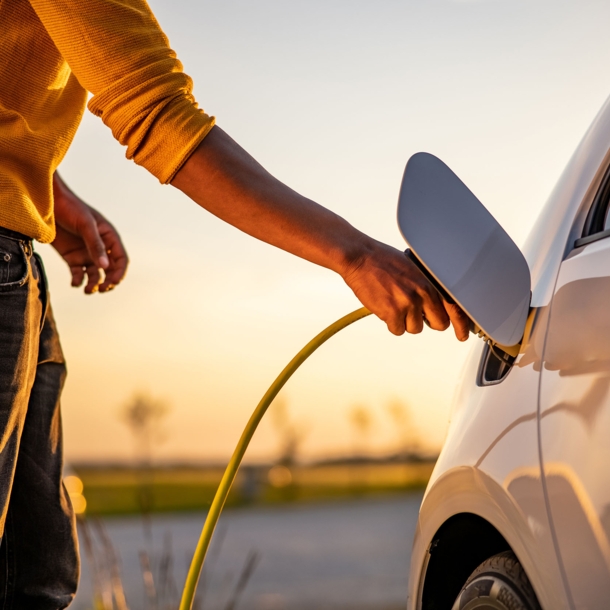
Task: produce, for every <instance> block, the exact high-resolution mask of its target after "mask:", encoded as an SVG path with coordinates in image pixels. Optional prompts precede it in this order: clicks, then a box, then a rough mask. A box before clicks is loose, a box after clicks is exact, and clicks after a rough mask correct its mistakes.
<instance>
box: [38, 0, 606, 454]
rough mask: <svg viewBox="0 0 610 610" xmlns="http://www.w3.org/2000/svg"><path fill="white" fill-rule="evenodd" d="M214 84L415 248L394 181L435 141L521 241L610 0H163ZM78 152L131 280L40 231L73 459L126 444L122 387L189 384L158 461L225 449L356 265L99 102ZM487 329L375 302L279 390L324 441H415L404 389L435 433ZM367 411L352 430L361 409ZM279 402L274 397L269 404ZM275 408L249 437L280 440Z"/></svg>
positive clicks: (230, 104) (324, 200)
mask: <svg viewBox="0 0 610 610" xmlns="http://www.w3.org/2000/svg"><path fill="white" fill-rule="evenodd" d="M151 7H152V9H153V11H154V12H155V14H156V15H157V18H158V20H159V22H160V23H161V25H162V27H163V29H164V30H165V32H166V33H167V35H168V36H169V39H170V43H171V44H172V47H173V48H174V49H175V50H176V51H177V53H178V56H179V57H180V59H181V60H182V62H183V64H184V66H185V71H186V72H187V73H188V74H189V75H190V76H192V77H193V79H194V83H195V89H194V92H195V96H196V98H197V100H198V102H199V103H200V105H201V106H202V107H203V108H205V110H206V111H207V112H208V113H210V114H213V115H215V116H216V118H217V123H218V125H220V126H221V127H222V128H223V129H224V130H225V131H227V132H228V133H229V134H230V135H231V136H232V137H233V138H234V139H235V140H237V141H238V142H239V143H240V144H241V145H242V146H243V147H244V148H245V149H246V150H248V151H249V152H250V153H251V154H252V155H253V156H254V157H255V158H256V159H258V160H259V161H260V162H261V163H262V164H263V165H264V166H265V167H266V168H267V169H268V170H269V171H271V173H273V174H274V175H275V176H277V177H278V178H279V179H280V180H282V181H284V182H285V183H287V184H288V185H289V186H291V187H292V188H294V189H295V190H297V191H299V192H301V193H302V194H304V195H306V196H308V197H310V198H312V199H314V200H315V201H317V202H319V203H321V204H322V205H325V206H326V207H329V208H331V209H332V210H334V211H335V212H337V213H339V214H340V215H342V216H343V217H344V218H346V219H347V220H348V221H349V222H350V223H352V224H353V225H354V226H356V227H357V228H359V229H361V230H363V231H365V232H367V233H369V234H370V235H372V236H373V237H375V238H377V239H381V240H383V241H385V242H387V243H389V244H391V245H393V246H395V247H398V248H401V249H404V248H405V247H406V244H405V243H404V242H403V240H402V238H401V236H400V234H399V232H398V229H397V225H396V203H397V197H398V190H399V187H400V180H401V177H402V171H403V169H404V165H405V163H406V162H407V160H408V159H409V157H410V156H411V155H412V154H414V153H416V152H418V151H427V152H430V153H433V154H435V155H436V156H438V157H440V158H441V159H443V160H444V161H445V162H446V163H447V164H448V165H449V166H450V167H451V168H452V169H453V170H454V171H455V172H456V173H457V174H458V176H460V177H461V178H462V180H463V181H464V182H465V183H466V184H467V185H468V186H469V187H470V188H471V190H472V191H473V192H474V193H475V194H476V195H477V196H478V198H479V199H480V200H481V201H482V202H483V203H484V204H485V205H486V206H487V207H488V209H489V210H490V211H491V212H492V214H493V215H494V216H495V217H496V218H497V220H498V221H499V222H500V223H501V224H502V225H503V226H504V228H505V229H506V230H507V231H508V233H509V234H510V235H511V236H512V237H513V239H514V240H515V241H516V242H517V244H521V243H523V241H524V239H525V237H526V236H527V233H528V230H529V228H530V227H531V225H532V224H533V222H534V220H535V218H536V215H537V213H538V211H539V210H540V208H541V207H542V205H543V204H544V201H545V200H546V198H547V196H548V195H549V193H550V192H551V190H552V187H553V186H554V183H555V182H556V181H557V179H558V177H559V175H560V173H561V171H562V169H563V167H564V166H565V165H566V163H567V161H568V159H569V157H570V155H571V154H572V152H573V151H574V149H575V148H576V146H577V144H578V142H579V140H580V139H581V137H582V136H583V134H584V132H585V130H586V129H587V127H588V125H589V124H590V123H591V121H592V120H593V118H594V116H595V114H596V112H597V111H598V110H599V108H600V107H601V105H602V104H603V102H604V101H605V99H606V97H607V96H608V94H610V79H609V78H608V77H607V74H608V64H610V42H609V41H608V37H607V32H606V29H607V28H606V24H607V23H608V22H609V20H610V3H608V2H606V1H605V0H400V1H398V0H396V1H394V0H376V1H375V2H372V1H368V2H366V1H363V0H307V1H304V0H281V1H280V0H260V1H259V2H256V3H254V2H251V1H246V0H239V1H238V0H223V1H222V2H211V1H208V0H197V1H195V0H173V2H171V3H169V2H162V1H161V0H153V1H152V2H151ZM60 171H61V173H62V175H63V177H64V179H65V180H66V182H67V183H68V184H69V185H70V186H71V187H72V188H73V190H75V192H76V193H78V194H79V195H80V196H81V197H82V198H83V199H85V200H86V201H87V202H88V203H90V204H91V205H93V206H95V207H97V208H98V209H99V210H100V211H102V212H103V213H104V214H105V215H106V216H107V217H108V218H109V219H110V220H111V221H112V222H113V223H114V224H115V225H116V226H117V228H118V229H119V230H120V232H121V234H122V236H123V239H124V242H125V244H126V246H127V248H128V250H129V253H130V259H131V264H130V269H129V272H128V275H127V278H126V280H125V282H124V283H123V284H122V285H121V286H119V287H118V288H117V289H116V290H115V291H114V292H112V293H110V294H105V295H93V296H85V295H83V294H82V293H81V292H80V291H78V290H75V289H73V288H70V286H69V273H68V270H67V268H66V267H65V265H64V263H63V262H62V261H61V259H60V258H59V257H58V256H57V254H56V253H55V252H54V251H53V250H52V248H51V247H50V246H38V250H39V251H40V252H41V253H42V254H43V257H44V259H45V264H46V267H47V273H48V276H49V280H50V284H51V293H52V303H53V308H54V314H55V317H56V319H57V321H58V324H59V328H60V333H61V337H62V344H63V348H64V352H65V354H66V357H67V360H68V370H69V375H68V381H67V384H66V388H65V391H64V398H63V403H62V406H63V424H64V432H65V452H66V457H67V460H68V462H76V461H83V460H87V461H91V460H127V459H131V458H132V457H133V455H134V443H133V439H132V438H131V436H130V434H129V431H128V429H127V427H126V426H125V424H124V423H123V421H122V420H121V416H120V414H121V410H122V409H123V408H124V406H125V405H126V404H127V403H128V402H129V400H130V399H131V397H132V396H133V395H134V394H136V393H141V392H144V393H147V394H149V395H150V396H151V397H153V398H155V399H158V400H163V401H165V402H166V404H167V405H168V406H169V408H170V409H169V412H168V414H167V416H166V418H165V419H164V423H163V425H164V434H163V438H162V439H160V440H159V442H158V443H157V444H156V445H155V449H154V451H155V457H156V459H158V460H193V461H204V460H224V459H226V458H227V457H228V456H229V455H230V453H231V451H232V449H233V446H234V444H235V443H236V441H237V439H238V437H239V434H240V432H241V429H242V428H243V426H244V425H245V423H246V421H247V419H248V417H249V414H250V413H251V411H252V410H253V408H254V407H255V405H256V403H257V402H258V400H259V398H260V397H261V396H262V394H263V393H264V391H265V390H266V388H267V386H268V385H269V384H270V383H271V382H272V381H273V379H274V378H275V376H276V375H277V374H278V372H279V371H280V370H281V369H282V367H283V366H284V365H285V364H286V362H287V361H288V360H289V359H290V358H291V357H292V356H293V355H294V354H295V353H296V352H297V351H298V350H299V349H300V348H301V347H302V346H303V345H304V344H305V343H306V342H307V341H308V340H309V339H310V338H311V337H312V336H313V335H315V334H316V333H317V332H319V331H320V330H321V329H322V328H324V327H325V326H327V325H328V324H330V323H331V322H333V321H334V320H335V319H337V318H338V317H340V316H342V315H344V314H345V313H348V312H349V311H351V310H353V309H356V308H357V307H358V306H359V304H358V302H357V300H356V298H355V297H354V296H353V295H352V293H351V291H350V290H349V289H348V288H347V286H346V285H344V284H343V282H342V280H341V278H340V277H339V276H336V275H334V274H333V273H332V272H330V271H328V270H325V269H321V268H317V267H315V266H313V265H311V264H310V263H306V262H304V261H301V260H299V259H297V258H295V257H292V256H291V255H288V254H286V253H284V252H281V251H279V250H276V249H274V248H272V247H270V246H267V245H265V244H262V243H259V242H257V241H255V240H254V239H252V238H250V237H248V236H246V235H244V234H242V233H240V232H239V231H237V230H236V229H234V228H232V227H229V226H227V225H224V224H223V223H222V222H221V221H219V220H218V219H216V218H214V217H213V216H211V215H210V214H208V213H206V212H205V211H203V210H202V209H201V208H199V207H198V206H196V205H195V204H193V203H192V202H191V201H190V200H188V198H186V197H185V196H184V195H182V194H181V193H180V192H178V191H177V190H176V189H174V188H173V187H171V186H162V185H159V184H158V182H157V181H156V179H155V178H153V177H152V176H150V175H148V174H147V172H146V171H145V170H143V169H142V168H139V167H137V166H136V165H134V164H133V163H132V162H130V161H127V160H126V159H125V158H124V150H122V149H121V147H120V145H118V144H117V143H116V142H115V141H114V140H113V139H112V135H111V133H110V132H109V131H108V130H107V128H105V127H104V126H103V124H102V123H101V121H99V120H98V119H96V118H94V117H93V116H92V115H91V114H89V113H86V116H85V118H84V120H83V123H82V125H81V128H80V130H79V132H78V134H77V137H76V139H75V141H74V144H73V145H72V147H71V149H70V151H69V153H68V155H67V157H66V159H65V160H64V162H63V163H62V166H61V168H60ZM476 341H478V339H476V338H474V337H473V338H471V339H470V340H469V341H468V342H467V343H466V344H459V343H458V342H457V341H456V340H455V339H454V337H453V336H452V334H451V332H446V333H437V332H433V331H430V330H428V329H426V330H425V331H424V332H423V333H422V334H421V335H419V336H411V335H405V336H403V337H394V336H393V335H391V334H390V333H389V332H388V331H387V330H386V329H385V326H384V325H383V323H381V322H380V321H378V320H376V319H372V318H368V319H366V320H364V321H362V322H359V323H358V324H357V325H354V326H353V327H350V328H349V329H347V330H345V331H343V332H342V333H341V334H340V335H338V336H337V337H335V338H334V339H333V340H332V342H329V343H328V344H327V345H325V346H324V347H323V348H321V350H320V351H319V352H318V353H317V354H316V355H315V356H313V357H312V359H311V360H310V361H309V362H307V363H306V364H305V365H304V366H303V367H302V369H301V370H300V371H299V372H298V373H297V374H296V375H295V377H294V378H293V379H292V380H291V381H290V382H289V384H288V386H287V387H286V389H285V390H284V391H283V400H284V402H285V405H286V408H287V410H288V413H289V417H290V418H291V421H292V422H293V423H294V425H296V426H299V427H300V429H301V430H302V431H303V442H302V446H301V448H300V455H301V457H302V458H304V459H312V458H319V457H324V456H339V455H346V454H348V453H349V452H350V451H352V450H353V449H354V448H355V447H356V445H357V446H358V447H365V448H366V450H368V451H370V452H371V453H382V452H387V451H392V450H393V449H395V448H396V447H397V446H398V443H399V442H400V438H401V435H400V431H399V430H397V429H396V426H395V425H394V424H393V421H392V418H391V416H390V413H389V409H388V405H389V404H392V403H396V402H397V401H398V402H400V403H402V404H403V405H405V408H407V409H408V411H409V413H410V418H409V422H410V423H409V425H410V426H411V427H412V429H413V430H414V431H415V432H416V433H417V434H418V436H419V438H420V439H421V443H422V446H423V447H424V448H426V449H428V450H431V451H435V450H438V449H439V448H440V447H441V445H442V442H443V439H444V436H445V433H446V430H447V423H448V420H449V413H450V405H451V398H452V395H453V392H454V388H455V386H456V384H457V383H458V382H459V379H460V371H461V367H462V363H463V361H464V359H465V357H466V355H467V353H468V351H469V350H470V349H472V348H473V346H474V344H475V342H476ZM355 407H363V408H365V409H367V410H368V412H369V413H370V419H371V426H370V429H369V430H368V432H367V434H366V435H364V436H363V437H362V438H356V431H355V430H354V427H353V425H352V423H351V419H350V412H352V411H353V409H354V408H355ZM272 409H273V407H272ZM273 421H274V420H273V418H272V417H270V418H268V419H267V420H264V421H263V423H262V424H261V428H260V430H259V432H258V433H257V435H256V437H255V440H254V442H253V444H252V447H251V450H250V452H249V459H252V460H262V459H272V458H273V457H274V456H276V455H277V451H278V447H279V442H280V436H279V435H278V432H277V429H276V428H275V427H274V425H273Z"/></svg>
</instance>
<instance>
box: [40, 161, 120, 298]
mask: <svg viewBox="0 0 610 610" xmlns="http://www.w3.org/2000/svg"><path fill="white" fill-rule="evenodd" d="M53 195H54V199H55V224H56V228H57V236H56V237H55V240H54V241H53V242H52V243H51V245H52V246H53V247H54V248H55V249H56V250H57V251H58V252H59V254H60V255H61V257H62V258H63V259H64V260H65V261H66V263H67V264H68V267H69V268H70V273H71V274H72V286H75V287H78V286H81V285H82V283H83V281H84V280H85V276H86V278H87V282H86V285H85V293H86V294H93V293H94V292H97V291H98V290H99V291H100V292H107V291H109V290H112V289H113V288H114V287H115V286H116V285H117V284H119V283H120V282H121V280H122V279H123V278H124V277H125V273H126V271H127V265H128V262H129V259H128V258H127V252H126V251H125V247H124V246H123V243H122V242H121V238H120V237H119V234H118V233H117V231H116V229H115V228H114V227H113V226H112V225H111V224H110V223H109V222H108V221H107V220H106V219H105V218H104V217H103V216H102V215H101V214H100V213H99V212H98V211H97V210H94V209H93V208H92V207H90V206H88V205H87V204H86V203H85V202H84V201H82V200H81V199H80V198H79V197H77V196H76V195H75V194H74V193H73V192H72V191H71V190H70V189H69V188H68V187H67V186H66V184H65V183H64V182H63V180H62V179H61V178H60V177H59V174H58V173H57V172H55V175H54V176H53ZM102 270H104V271H102Z"/></svg>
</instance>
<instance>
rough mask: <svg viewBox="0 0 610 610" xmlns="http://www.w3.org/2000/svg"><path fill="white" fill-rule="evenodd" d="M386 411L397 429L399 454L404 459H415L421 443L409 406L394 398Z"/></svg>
mask: <svg viewBox="0 0 610 610" xmlns="http://www.w3.org/2000/svg"><path fill="white" fill-rule="evenodd" d="M386 410H387V412H388V414H389V415H390V417H391V418H392V422H393V423H394V426H395V429H396V434H397V436H398V452H399V454H401V455H402V456H403V457H413V456H414V455H416V454H418V453H419V451H420V448H421V441H420V437H419V432H418V430H417V428H416V426H415V423H414V421H413V416H412V415H411V409H410V407H409V405H408V404H407V403H406V402H404V401H402V400H400V399H398V398H393V399H392V400H390V401H389V402H388V403H387V405H386Z"/></svg>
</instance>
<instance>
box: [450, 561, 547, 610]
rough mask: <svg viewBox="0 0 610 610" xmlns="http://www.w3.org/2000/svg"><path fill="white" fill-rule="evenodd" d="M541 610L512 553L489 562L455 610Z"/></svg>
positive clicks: (464, 590) (466, 588) (467, 587)
mask: <svg viewBox="0 0 610 610" xmlns="http://www.w3.org/2000/svg"><path fill="white" fill-rule="evenodd" d="M475 608H476V609H477V610H541V608H540V604H539V603H538V600H537V599H536V594H535V593H534V590H533V589H532V585H531V584H530V581H529V580H528V578H527V575H526V574H525V571H524V570H523V568H522V567H521V564H520V563H519V560H518V559H517V558H516V557H515V555H514V553H513V552H512V551H504V552H503V553H498V554H497V555H494V556H493V557H490V558H489V559H486V560H485V561H484V562H483V563H482V564H481V565H480V566H479V567H478V568H477V569H476V570H475V571H474V572H473V573H472V574H471V575H470V578H469V579H468V580H467V581H466V584H465V585H464V587H463V588H462V590H461V591H460V594H459V595H458V596H457V599H456V600H455V603H454V604H453V607H452V609H451V610H474V609H475Z"/></svg>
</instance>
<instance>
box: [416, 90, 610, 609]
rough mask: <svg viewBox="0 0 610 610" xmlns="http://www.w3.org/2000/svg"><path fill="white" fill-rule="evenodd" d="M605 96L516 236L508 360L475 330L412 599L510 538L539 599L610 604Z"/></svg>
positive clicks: (447, 599)
mask: <svg viewBox="0 0 610 610" xmlns="http://www.w3.org/2000/svg"><path fill="white" fill-rule="evenodd" d="M609 176H610V100H609V101H608V102H606V104H605V105H604V107H603V108H602V109H601V111H600V112H599V114H598V115H597V117H596V118H595V120H594V122H593V124H592V125H591V127H590V128H589V130H588V132H587V133H586V134H585V136H584V138H583V140H582V142H581V143H580V145H579V147H578V148H577V150H576V152H575V153H574V155H573V157H572V159H571V160H570V162H569V164H568V166H567V167H566V169H565V171H564V173H563V174H562V176H561V178H560V180H559V183H558V185H557V187H556V188H555V190H554V191H553V193H552V194H551V197H550V199H549V201H548V202H547V204H546V206H545V207H544V209H543V211H542V213H541V215H540V217H539V219H538V220H537V223H536V224H535V226H534V229H533V231H532V233H531V235H530V237H529V239H528V241H527V243H526V246H525V247H524V252H523V253H524V255H525V258H526V260H527V262H528V265H529V269H530V273H531V281H532V283H531V290H532V294H531V310H530V314H529V318H528V323H527V326H526V331H525V335H524V338H523V341H522V342H521V345H520V349H519V354H518V355H517V357H516V359H515V360H514V362H513V363H512V365H505V364H503V363H502V362H498V358H497V354H496V352H495V351H494V350H492V349H490V347H489V345H487V344H485V343H484V342H483V341H476V342H475V343H476V344H475V345H473V347H472V350H471V353H470V355H469V357H468V359H467V361H466V363H465V365H464V370H463V374H462V376H461V382H460V385H459V387H458V388H457V391H456V395H455V398H454V404H453V406H452V411H451V422H450V427H449V431H448V436H447V439H446V441H445V444H444V447H443V449H442V452H441V454H440V457H439V460H438V462H437V464H436V467H435V470H434V473H433V475H432V478H431V480H430V482H429V484H428V487H427V490H426V493H425V496H424V499H423V503H422V506H421V510H420V515H419V521H418V526H417V532H416V537H415V541H414V546H413V554H412V563H411V570H410V578H409V597H408V609H409V610H432V609H435V610H439V609H444V608H446V609H447V610H450V609H451V607H452V605H453V602H454V600H455V599H456V596H457V595H458V593H459V591H460V589H461V587H462V586H463V585H464V583H465V581H466V579H467V578H468V576H469V575H470V574H471V573H472V571H473V570H474V569H475V568H476V567H477V565H478V564H479V563H481V562H482V561H483V560H484V559H486V558H487V557H490V556H491V555H494V554H495V553H498V552H501V551H504V550H507V549H511V550H512V551H513V552H514V554H515V555H516V556H517V558H518V560H519V562H520V563H521V565H522V566H523V568H524V570H525V572H526V574H527V576H528V578H529V580H530V582H531V584H532V586H533V588H534V591H535V593H536V596H537V597H538V601H539V603H540V605H541V606H542V608H543V609H545V610H563V609H566V610H567V609H578V610H584V609H596V610H599V609H600V608H610V542H609V540H610V231H608V229H609V228H610V226H609V225H608V224H606V216H607V214H606V211H607V208H608V201H609V200H610V177H609Z"/></svg>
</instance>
